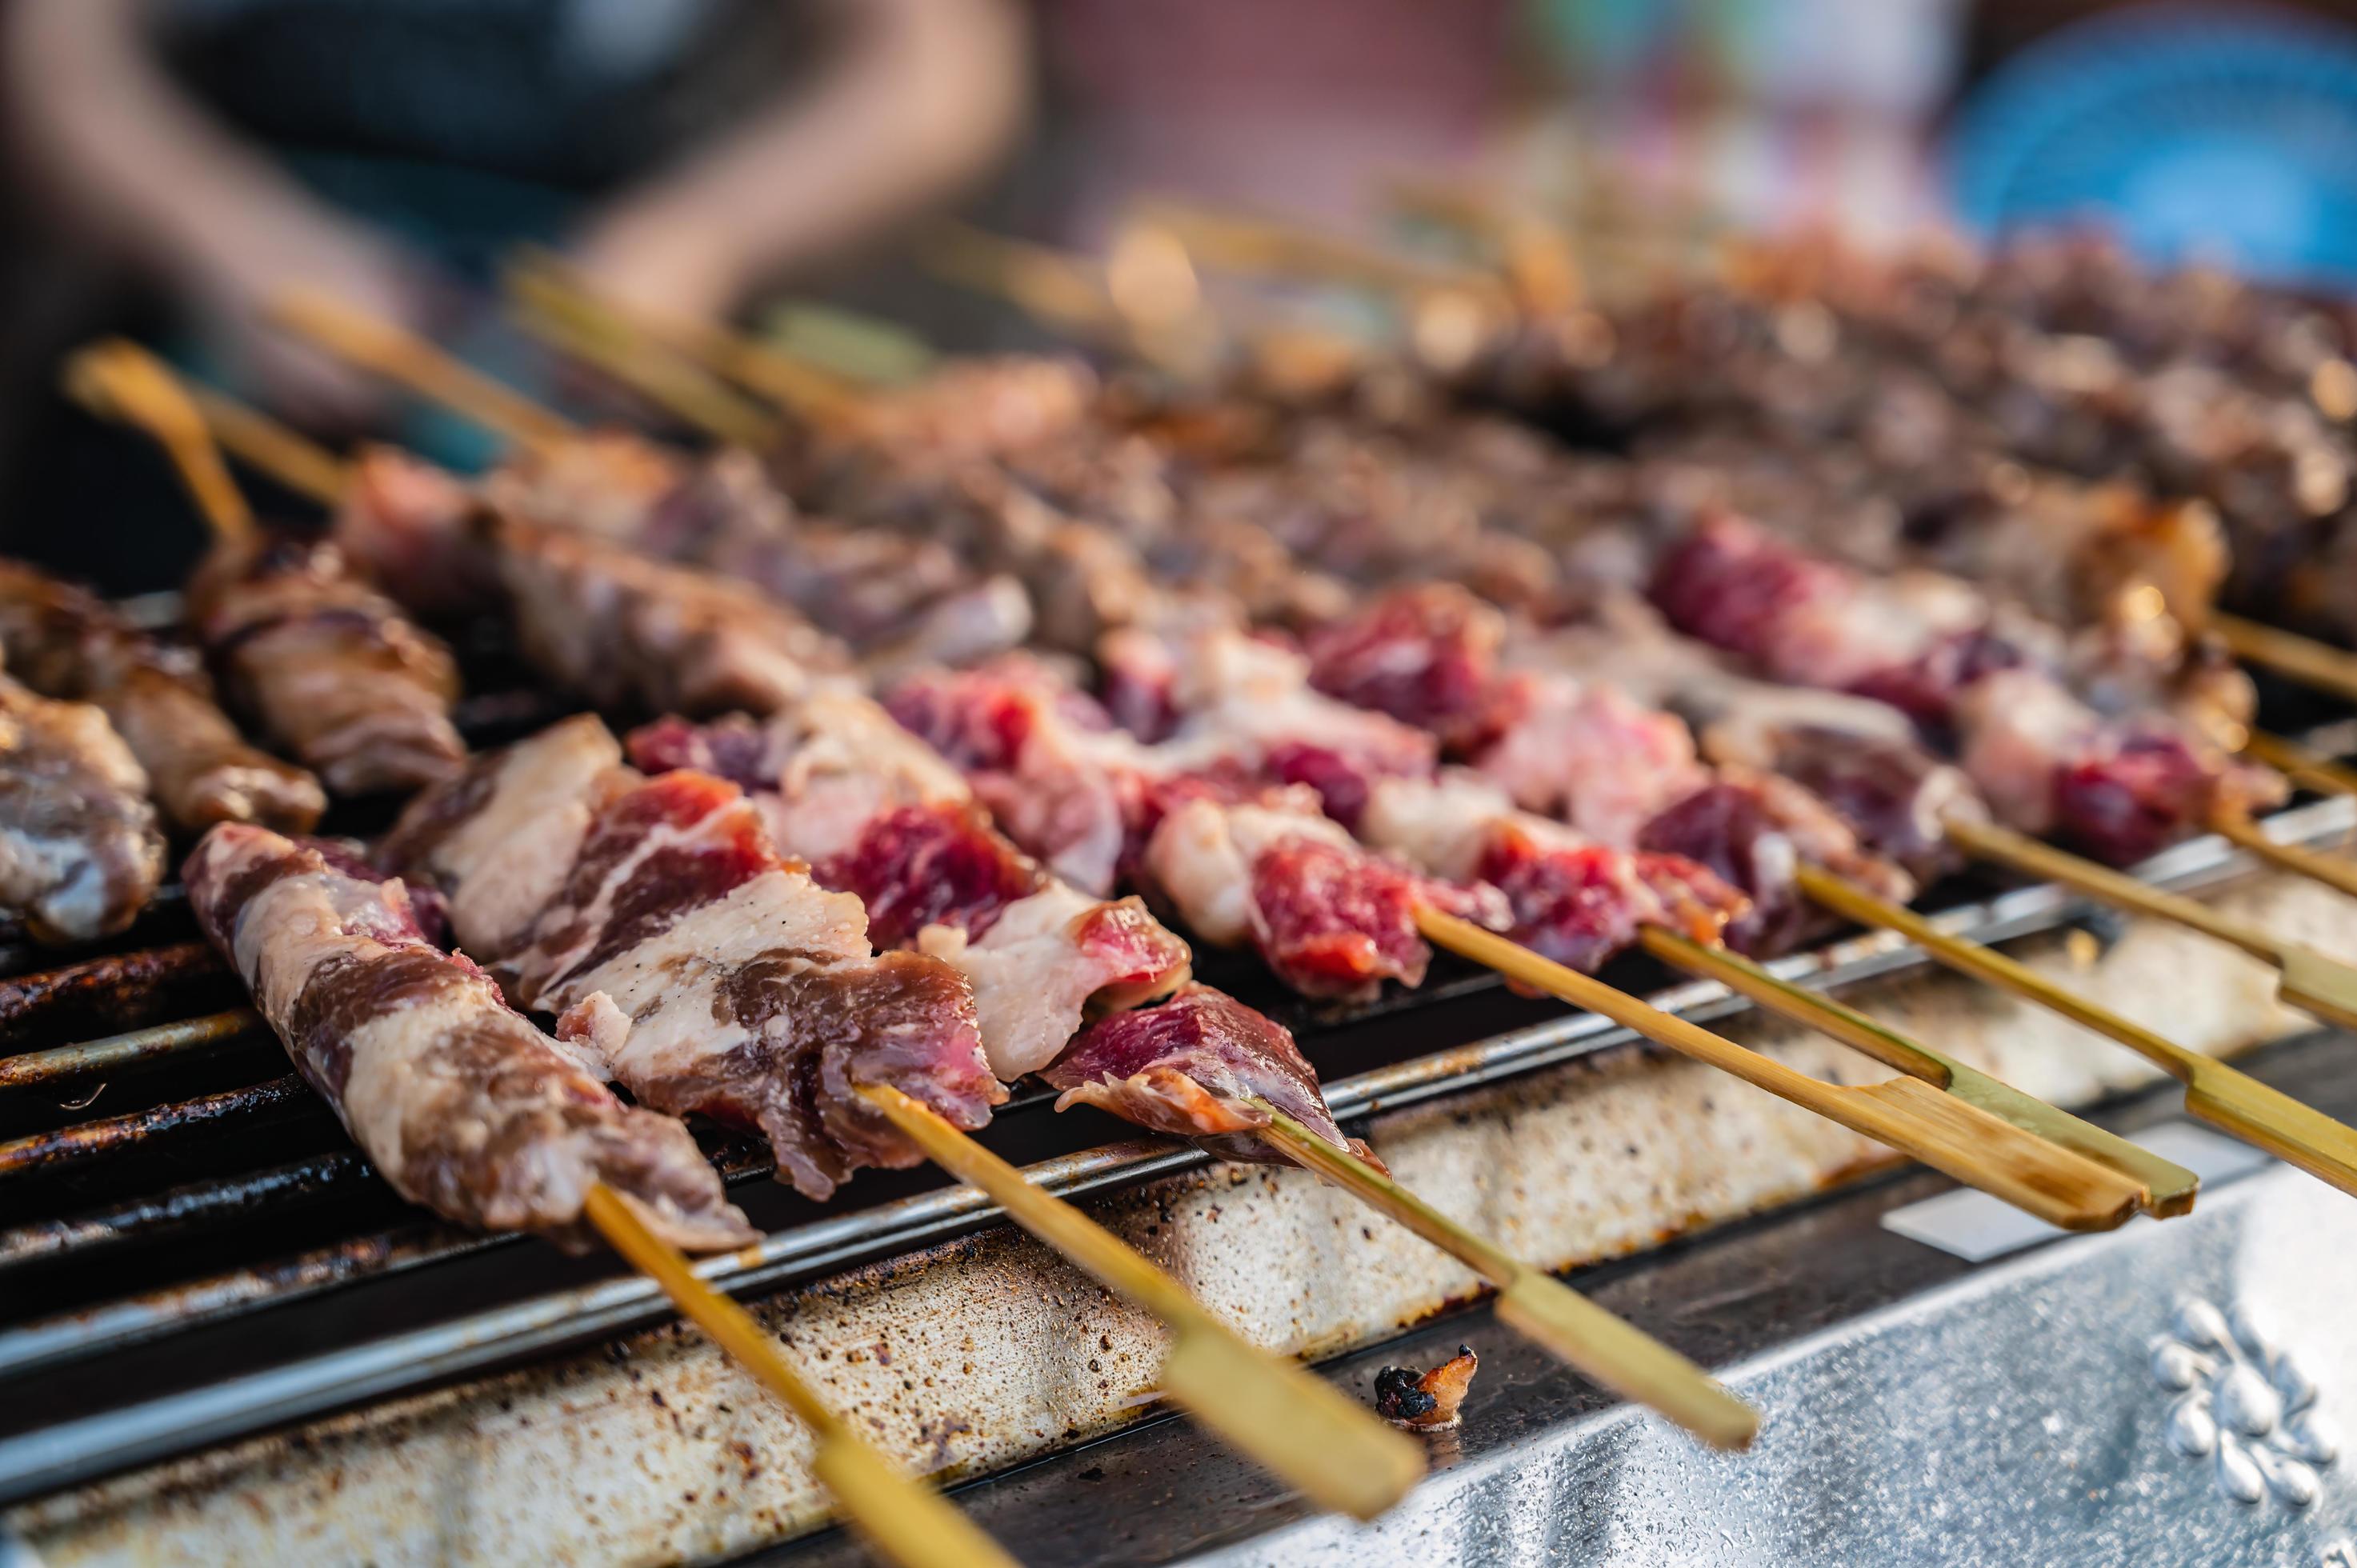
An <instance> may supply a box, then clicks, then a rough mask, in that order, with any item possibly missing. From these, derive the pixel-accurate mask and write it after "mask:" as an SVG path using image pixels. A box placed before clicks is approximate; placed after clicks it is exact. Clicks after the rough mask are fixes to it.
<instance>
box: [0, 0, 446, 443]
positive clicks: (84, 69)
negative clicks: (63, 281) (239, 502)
mask: <svg viewBox="0 0 2357 1568" xmlns="http://www.w3.org/2000/svg"><path fill="white" fill-rule="evenodd" d="M150 13H151V5H150V4H149V3H148V0H8V3H7V4H5V5H0V28H5V31H4V32H0V70H5V77H0V83H5V99H6V103H7V109H6V115H7V121H8V132H9V139H10V141H11V142H12V143H13V149H12V150H13V152H14V155H15V158H16V163H17V165H18V166H19V167H20V168H21V170H22V171H23V174H24V177H25V179H26V182H27V186H28V187H29V188H32V189H33V190H34V191H35V192H36V193H37V194H38V196H39V197H40V198H41V199H43V201H44V203H45V205H46V206H47V208H48V210H49V211H50V213H51V214H52V216H53V217H54V218H55V219H56V220H58V221H59V223H60V224H61V225H62V226H63V227H64V228H65V229H66V230H67V231H69V232H70V233H71V234H72V235H73V236H74V237H75V238H77V239H78V240H79V241H81V242H83V243H84V244H87V245H91V246H92V247H94V248H96V249H97V250H98V251H99V252H101V254H102V255H103V256H104V257H105V258H107V259H109V260H112V261H116V262H126V263H131V264H132V265H134V266H135V267H137V268H138V269H139V270H140V271H142V272H143V273H144V274H146V275H147V276H149V277H150V278H152V279H155V280H156V281H159V282H161V283H162V284H163V285H166V286H167V288H170V289H172V290H173V291H174V292H176V293H177V294H178V295H179V296H180V297H181V298H182V300H183V301H184V302H185V303H188V304H189V305H191V306H194V307H195V309H196V311H197V313H198V315H199V324H200V326H202V327H203V328H205V329H206V331H207V332H208V335H209V336H210V338H212V340H213V341H214V343H215V346H216V347H217V348H218V349H221V351H223V352H225V353H226V354H227V355H228V356H229V358H230V360H231V370H232V371H237V372H240V373H242V374H248V375H252V376H254V377H256V378H258V379H259V380H261V381H263V382H264V387H265V390H266V391H268V392H271V393H272V394H274V396H275V397H277V398H278V399H281V400H284V401H286V402H290V403H296V404H297V405H299V406H301V407H303V408H304V409H305V410H306V411H307V412H308V413H325V414H328V415H335V414H339V413H341V414H349V415H352V416H358V415H359V414H360V413H362V412H364V410H365V409H366V407H367V405H368V403H369V401H370V396H371V392H370V389H369V387H368V385H367V383H366V382H364V381H361V380H359V379H357V378H355V377H354V376H353V375H351V374H350V372H348V371H344V370H343V369H342V368H341V367H339V366H337V365H335V364H333V363H331V362H330V361H328V360H326V359H324V358H322V357H320V356H319V355H317V354H316V353H314V352H312V351H311V350H309V349H307V348H305V347H304V346H303V345H301V344H299V343H296V342H295V341H293V340H292V339H291V338H287V337H286V336H285V335H284V334H282V333H280V332H278V331H276V330H275V329H274V328H271V327H270V326H269V325H268V324H267V323H266V322H265V321H264V319H263V318H262V312H263V309H264V306H265V305H266V303H267V302H268V301H269V299H270V298H271V297H272V296H273V295H275V294H276V293H277V292H278V291H279V290H281V289H282V288H285V287H287V286H290V285H297V284H299V285H306V286H308V287H313V288H319V289H325V290H328V291H331V292H333V293H335V294H337V295H340V296H342V297H343V298H344V299H346V300H347V301H349V302H350V303H351V304H353V305H355V306H360V307H361V308H363V309H366V310H371V311H374V312H377V313H379V314H382V315H386V316H389V317H393V318H395V319H403V320H406V319H412V318H414V315H415V314H416V312H417V310H418V309H419V306H420V303H421V301H422V298H423V293H424V286H425V274H424V271H423V267H422V264H421V263H417V262H415V261H414V260H413V259H412V258H411V257H410V256H409V255H408V253H407V252H405V250H404V248H403V247H402V246H401V245H400V244H399V242H396V241H394V240H393V239H392V238H391V237H389V236H387V235H384V234H382V233H380V232H378V231H375V230H374V229H372V228H371V227H369V226H367V225H365V224H362V223H360V222H357V221H355V220H352V219H351V218H349V217H347V216H345V215H344V214H342V213H339V212H338V211H337V210H335V209H333V208H331V207H329V206H328V205H327V204H326V203H324V202H322V201H320V200H319V199H317V198H316V197H314V196H312V195H311V194H310V193H309V192H308V191H307V190H305V189H304V188H302V187H301V186H300V185H298V184H297V183H296V181H295V180H294V179H293V178H292V177H289V176H288V175H287V174H286V173H285V172H284V171H283V170H282V169H280V168H279V167H278V166H276V165H275V164H274V163H273V162H271V160H270V159H269V157H268V156H266V155H265V154H264V153H263V152H262V151H261V150H259V149H257V148H255V147H253V146H251V145H248V144H247V143H245V142H244V141H243V140H242V139H241V138H239V136H238V135H237V134H235V133H234V132H233V131H231V129H230V128H229V127H227V126H225V125H223V124H221V123H220V122H218V121H217V120H215V119H214V118H213V117H212V116H211V115H210V113H207V112H206V111H205V109H204V108H203V107H202V106H201V105H199V104H198V103H196V102H193V101H192V100H190V99H189V98H188V96H187V95H186V94H185V93H183V92H182V91H180V90H179V88H178V86H177V85H175V84H174V83H173V81H171V80H170V78H169V77H168V76H167V75H166V74H165V72H164V71H163V70H162V69H161V68H160V67H159V66H158V64H157V63H156V58H155V55H154V53H153V47H152V43H151V39H150V37H149V33H150V28H151V27H152V25H153V17H152V16H151V14H150Z"/></svg>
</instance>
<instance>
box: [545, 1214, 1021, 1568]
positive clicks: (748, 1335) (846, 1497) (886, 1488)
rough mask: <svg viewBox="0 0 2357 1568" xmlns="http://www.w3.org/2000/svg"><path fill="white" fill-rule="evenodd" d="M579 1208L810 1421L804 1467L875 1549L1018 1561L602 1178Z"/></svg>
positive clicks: (915, 1564) (937, 1558) (923, 1562)
mask: <svg viewBox="0 0 2357 1568" xmlns="http://www.w3.org/2000/svg"><path fill="white" fill-rule="evenodd" d="M583 1210H584V1212H585V1213H587V1215H588V1217H589V1219H590V1222H591V1223H592V1224H594V1225H596V1226H597V1230H598V1231H599V1233H600V1234H602V1235H603V1236H604V1237H605V1238H606V1240H607V1241H608V1243H609V1244H611V1245H612V1247H613V1249H614V1251H617V1252H619V1253H620V1254H621V1255H622V1256H623V1257H624V1258H625V1259H627V1260H629V1262H630V1264H631V1265H632V1266H633V1267H635V1268H637V1269H638V1270H639V1272H640V1273H643V1274H645V1275H646V1276H647V1277H648V1278H649V1279H651V1280H653V1281H654V1282H655V1283H657V1284H659V1285H661V1286H662V1288H663V1292H664V1294H667V1295H669V1296H670V1297H671V1299H672V1301H673V1304H674V1305H677V1306H678V1307H679V1310H680V1311H681V1313H682V1314H683V1315H684V1316H687V1317H689V1318H690V1319H692V1320H694V1323H695V1325H696V1326H698V1327H700V1328H702V1329H703V1330H704V1331H705V1333H706V1334H709V1335H710V1336H712V1337H713V1339H714V1340H715V1341H716V1342H717V1343H718V1345H719V1346H720V1348H722V1349H723V1350H725V1351H726V1352H727V1353H728V1355H729V1356H730V1357H731V1358H732V1359H734V1360H735V1361H736V1362H737V1365H739V1366H741V1367H743V1368H744V1369H746V1370H747V1371H748V1372H750V1373H752V1374H753V1376H754V1377H755V1378H756V1379H758V1380H759V1381H760V1382H761V1383H762V1384H763V1385H764V1386H766V1387H767V1388H768V1389H769V1390H770V1391H771V1392H773V1393H775V1394H776V1395H777V1396H778V1397H779V1398H780V1399H781V1400H783V1401H784V1402H786V1405H787V1407H788V1408H789V1409H791V1411H792V1412H794V1413H795V1414H796V1415H798V1416H800V1417H801V1418H802V1424H803V1425H805V1426H807V1427H809V1428H810V1429H811V1433H812V1434H813V1436H815V1437H816V1438H817V1439H818V1445H817V1447H816V1448H815V1449H814V1450H813V1453H812V1455H811V1472H812V1474H813V1475H815V1476H816V1477H818V1478H819V1480H820V1481H821V1482H822V1483H823V1484H824V1486H825V1487H826V1489H827V1490H828V1491H829V1492H831V1493H833V1494H834V1500H835V1501H836V1503H837V1504H839V1505H840V1506H841V1507H842V1509H843V1512H844V1517H845V1519H846V1520H849V1521H850V1523H851V1526H852V1528H853V1529H854V1530H857V1531H858V1532H859V1533H860V1534H861V1535H862V1536H863V1537H865V1538H866V1541H868V1543H869V1544H870V1545H872V1546H874V1547H875V1548H876V1549H877V1551H878V1552H882V1553H883V1554H884V1555H885V1556H886V1557H888V1558H890V1559H891V1560H892V1561H893V1562H895V1563H906V1564H909V1565H910V1568H929V1565H931V1564H940V1565H942V1568H952V1565H957V1564H966V1563H985V1564H1001V1565H1004V1568H1013V1565H1014V1563H1015V1559H1014V1558H1012V1557H1010V1556H1008V1555H1007V1554H1006V1552H1003V1551H1001V1550H1000V1549H999V1546H998V1543H997V1542H996V1541H993V1540H991V1539H990V1537H989V1536H987V1535H985V1534H984V1533H983V1532H982V1531H981V1530H979V1529H977V1528H976V1527H975V1525H974V1521H973V1520H969V1519H967V1518H966V1517H965V1515H964V1514H963V1513H960V1512H959V1511H958V1510H957V1509H955V1508H953V1507H952V1506H951V1504H950V1502H949V1500H948V1499H947V1498H943V1497H942V1495H941V1494H940V1493H939V1492H937V1491H935V1490H934V1489H933V1488H932V1487H929V1486H927V1485H925V1484H924V1483H923V1482H922V1481H920V1480H918V1479H916V1478H915V1477H911V1476H909V1475H908V1474H906V1473H905V1472H903V1471H902V1470H901V1469H900V1468H899V1466H896V1465H894V1464H893V1463H892V1462H891V1461H890V1460H888V1459H887V1458H885V1457H884V1455H881V1454H879V1453H877V1451H876V1450H875V1449H874V1448H873V1447H871V1446H869V1445H868V1444H867V1443H866V1442H865V1441H863V1440H862V1439H861V1438H860V1436H859V1435H858V1434H856V1433H855V1432H853V1431H852V1429H851V1428H850V1426H849V1425H848V1424H846V1423H845V1422H844V1420H843V1419H842V1417H840V1416H838V1415H836V1414H835V1413H834V1412H833V1411H831V1410H829V1409H828V1408H827V1407H826V1405H825V1404H824V1403H823V1402H821V1401H820V1399H819V1397H818V1395H817V1394H816V1393H815V1392H813V1391H812V1389H811V1387H810V1385H809V1384H807V1383H805V1382H803V1381H802V1378H801V1377H800V1376H799V1375H798V1374H797V1373H796V1372H795V1371H794V1369H792V1368H791V1366H789V1365H787V1363H786V1359H785V1357H784V1356H783V1355H781V1354H780V1352H779V1349H778V1346H777V1342H776V1341H775V1340H773V1339H771V1338H770V1337H769V1335H767V1334H765V1333H763V1332H762V1330H761V1326H760V1325H759V1324H758V1323H756V1322H754V1321H753V1316H752V1314H750V1313H748V1312H747V1311H746V1310H745V1309H744V1308H743V1307H741V1306H739V1305H737V1303H736V1302H735V1301H733V1300H731V1299H730V1298H729V1297H727V1296H726V1295H723V1294H720V1293H719V1292H718V1291H716V1290H714V1289H713V1288H712V1287H711V1286H710V1285H708V1284H706V1283H705V1282H704V1279H703V1277H702V1276H701V1275H699V1274H698V1273H696V1272H695V1270H694V1268H693V1267H692V1266H691V1265H690V1264H689V1262H688V1261H687V1260H686V1259H685V1258H684V1257H683V1256H681V1254H680V1252H679V1251H678V1250H677V1249H676V1248H673V1246H672V1245H671V1244H670V1243H668V1242H666V1241H664V1240H662V1238H661V1237H659V1236H657V1235H656V1234H655V1233H654V1232H653V1231H652V1230H649V1229H648V1228H647V1225H646V1222H645V1221H644V1220H643V1219H640V1217H639V1215H638V1212H637V1211H636V1210H635V1209H633V1208H631V1207H630V1200H629V1199H628V1198H626V1197H622V1196H621V1195H620V1194H619V1193H617V1192H616V1191H615V1190H614V1189H613V1188H612V1187H607V1186H606V1185H605V1184H603V1183H602V1182H601V1183H599V1184H598V1185H597V1186H596V1187H591V1188H590V1189H589V1195H588V1197H587V1201H586V1202H585V1203H584V1205H583Z"/></svg>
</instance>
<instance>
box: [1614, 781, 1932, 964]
mask: <svg viewBox="0 0 2357 1568" xmlns="http://www.w3.org/2000/svg"><path fill="white" fill-rule="evenodd" d="M1637 843H1638V846H1639V847H1640V848H1641V849H1644V850H1648V851H1652V852H1653V853H1656V854H1674V855H1680V856H1683V857H1684V858H1685V859H1686V860H1688V861H1690V862H1694V863H1695V864H1698V865H1704V866H1707V867H1708V868H1709V869H1710V870H1711V871H1712V872H1713V873H1714V874H1716V875H1717V876H1718V877H1720V878H1721V879H1723V880H1724V881H1726V882H1727V884H1729V885H1730V886H1735V887H1738V888H1740V889H1742V891H1743V893H1744V894H1745V896H1746V897H1748V898H1749V900H1750V908H1749V909H1748V910H1746V911H1745V912H1744V913H1743V914H1742V915H1741V916H1739V917H1738V918H1736V919H1735V920H1734V921H1733V922H1731V923H1730V924H1729V925H1728V926H1727V943H1728V945H1729V946H1731V947H1734V948H1736V949H1738V950H1740V951H1743V952H1747V953H1751V954H1754V955H1756V956H1760V957H1766V956H1770V955H1773V954H1776V953H1781V952H1788V951H1791V950H1792V949H1794V948H1796V947H1799V946H1801V945H1802V944H1803V943H1804V942H1806V941H1807V940H1810V939H1811V938H1812V937H1813V935H1815V934H1816V933H1817V932H1818V931H1820V930H1822V929H1824V926H1825V925H1826V924H1827V923H1828V921H1827V919H1826V918H1825V917H1824V915H1823V914H1821V913H1820V912H1819V911H1818V910H1817V908H1816V907H1815V906H1814V905H1813V904H1811V903H1810V902H1809V901H1808V899H1807V898H1805V897H1803V896H1802V894H1801V891H1800V888H1799V886H1798V885H1797V883H1796V882H1795V880H1794V876H1793V874H1794V873H1795V872H1796V871H1798V870H1799V869H1800V867H1801V865H1803V864H1804V863H1805V864H1808V865H1818V866H1822V867H1824V869H1825V870H1827V871H1830V872H1832V873H1834V874H1835V875H1838V876H1842V877H1845V878H1846V879H1847V880H1849V881H1850V882H1853V883H1855V884H1857V886H1861V887H1863V888H1865V889H1866V890H1867V892H1869V893H1872V894H1874V895H1875V896H1876V897H1879V898H1886V899H1889V901H1891V902H1892V903H1896V904H1904V903H1905V902H1907V900H1908V899H1910V898H1911V897H1914V896H1915V891H1916V886H1915V880H1914V878H1913V877H1911V876H1910V875H1907V873H1906V872H1905V871H1904V870H1903V869H1901V868H1900V866H1899V865H1897V864H1895V863H1894V862H1892V861H1889V860H1888V859H1885V858H1884V857H1883V856H1881V855H1879V854H1875V853H1874V852H1873V851H1871V850H1869V849H1868V848H1867V847H1866V845H1865V844H1863V843H1860V842H1859V839H1858V835H1857V832H1855V831H1854V830H1853V829H1852V828H1851V827H1850V825H1849V824H1848V823H1847V822H1845V821H1843V820H1842V818H1841V817H1840V816H1838V815H1836V814H1835V812H1834V811H1833V810H1832V809H1831V808H1829V807H1828V806H1827V805H1826V804H1825V803H1824V801H1822V800H1818V799H1817V798H1816V797H1815V796H1814V795H1813V794H1811V793H1810V792H1809V791H1808V790H1807V789H1803V788H1802V787H1801V786H1800V785H1799V784H1796V783H1794V782H1793V781H1792V780H1791V779H1786V778H1783V777H1781V775H1778V774H1773V773H1755V772H1753V771H1752V770H1750V769H1749V768H1739V767H1735V766H1732V765H1730V766H1727V767H1724V768H1720V769H1719V773H1718V777H1717V780H1716V781H1715V782H1713V783H1712V784H1711V785H1709V786H1708V787H1707V788H1706V789H1700V790H1697V791H1695V793H1694V794H1693V795H1690V796H1688V797H1687V798H1686V799H1685V800H1681V801H1679V802H1678V803H1677V804H1676V805H1674V806H1672V807H1671V808H1670V809H1669V810H1668V811H1663V813H1662V814H1661V815H1660V816H1658V817H1655V818H1654V819H1653V820H1652V822H1648V823H1646V824H1645V828H1644V831H1643V832H1641V833H1640V834H1639V835H1638V838H1637Z"/></svg>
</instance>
